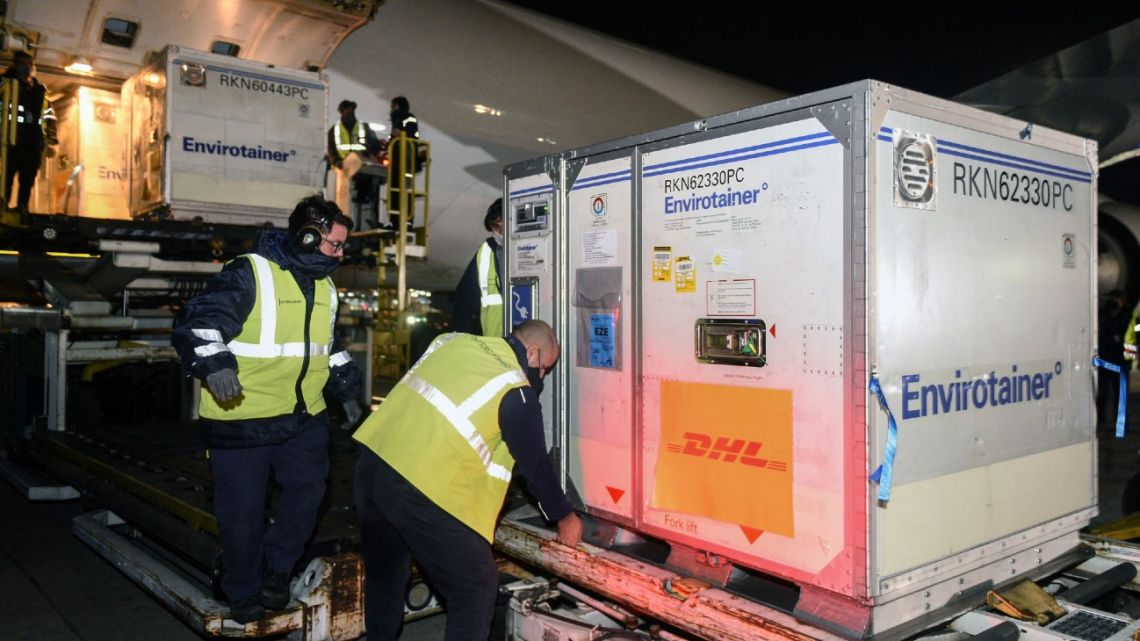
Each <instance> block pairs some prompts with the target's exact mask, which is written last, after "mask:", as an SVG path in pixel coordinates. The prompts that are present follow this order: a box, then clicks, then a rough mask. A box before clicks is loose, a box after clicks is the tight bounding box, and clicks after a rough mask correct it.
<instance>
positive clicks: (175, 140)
mask: <svg viewBox="0 0 1140 641" xmlns="http://www.w3.org/2000/svg"><path fill="white" fill-rule="evenodd" d="M327 100H328V81H327V79H326V78H325V75H324V74H323V73H322V72H317V71H304V70H300V69H286V68H280V67H275V66H273V65H270V64H264V63H260V62H254V61H249V60H240V59H237V58H234V57H231V56H223V55H218V54H211V53H206V52H202V51H196V50H193V49H188V48H185V47H178V46H173V45H171V46H168V47H166V48H165V49H163V51H162V52H161V53H160V54H159V55H158V56H157V57H156V58H155V60H154V61H152V62H151V63H150V64H148V65H144V66H143V67H142V68H141V69H140V70H139V71H138V72H137V73H136V74H135V75H134V76H132V77H131V78H130V79H129V80H127V81H126V82H125V83H124V84H123V88H122V102H123V105H124V107H125V108H126V109H125V113H127V114H129V115H130V123H129V127H128V129H129V134H128V142H129V144H128V149H130V158H129V159H128V171H129V183H130V211H131V215H132V216H133V217H136V218H138V217H144V216H153V217H157V218H168V219H174V220H192V219H194V218H198V217H200V218H202V219H203V220H205V221H206V222H211V223H223V224H237V225H244V224H249V225H260V224H263V223H266V222H268V223H270V224H275V225H277V226H284V225H285V221H286V219H287V217H288V215H289V212H290V211H292V209H293V207H294V205H296V203H297V201H298V200H300V199H301V198H303V197H304V196H306V195H308V194H311V193H314V192H317V191H319V190H320V189H321V187H322V185H321V181H322V180H323V178H324V165H323V164H322V162H323V158H324V155H325V120H324V114H325V112H326V110H327V109H326V106H327Z"/></svg>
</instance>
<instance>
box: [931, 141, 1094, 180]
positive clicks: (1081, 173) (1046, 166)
mask: <svg viewBox="0 0 1140 641" xmlns="http://www.w3.org/2000/svg"><path fill="white" fill-rule="evenodd" d="M938 144H939V145H946V146H947V147H954V148H956V149H961V150H964V151H972V152H974V153H979V154H987V155H990V156H996V157H998V158H1002V159H1005V160H1012V161H1014V162H1020V163H1025V164H1027V165H1036V166H1038V167H1042V168H1044V169H1055V170H1058V171H1067V172H1070V173H1074V174H1077V175H1079V176H1081V177H1083V178H1092V174H1091V173H1090V172H1087V171H1083V170H1081V169H1072V168H1071V167H1065V166H1063V165H1051V164H1049V163H1047V162H1041V161H1039V160H1031V159H1029V158H1021V157H1020V156H1011V155H1010V154H1003V153H1000V152H997V151H990V150H988V149H982V148H980V147H971V146H969V145H963V144H960V143H956V142H950V141H949V140H939V141H938Z"/></svg>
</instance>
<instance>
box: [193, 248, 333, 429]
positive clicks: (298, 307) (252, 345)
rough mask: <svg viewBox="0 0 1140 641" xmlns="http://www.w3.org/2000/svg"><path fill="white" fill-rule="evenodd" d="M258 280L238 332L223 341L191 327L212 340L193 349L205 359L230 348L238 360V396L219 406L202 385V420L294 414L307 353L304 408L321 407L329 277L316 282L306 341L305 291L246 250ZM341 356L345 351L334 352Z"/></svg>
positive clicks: (328, 337)
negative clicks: (298, 384) (252, 299)
mask: <svg viewBox="0 0 1140 641" xmlns="http://www.w3.org/2000/svg"><path fill="white" fill-rule="evenodd" d="M243 259H248V260H249V261H250V263H251V264H252V265H253V275H254V280H255V281H256V282H257V300H256V301H255V302H254V304H253V309H252V310H251V311H250V313H249V318H247V319H246V321H245V324H244V325H242V329H241V333H240V334H238V335H237V336H236V337H234V339H233V340H231V341H230V342H228V343H225V344H223V343H222V342H221V341H222V336H221V333H219V332H218V331H217V330H214V329H192V330H191V331H192V332H193V333H194V335H195V336H198V337H199V338H202V339H205V340H211V339H213V341H214V342H212V343H209V344H207V345H203V346H201V347H198V348H196V349H195V350H194V351H195V354H196V355H197V356H199V357H206V356H210V355H212V354H215V353H218V352H220V351H225V350H228V351H230V352H233V354H234V357H235V358H236V359H237V363H238V380H239V381H240V382H241V386H242V392H241V394H240V395H239V396H238V397H237V398H236V399H233V400H231V401H228V402H226V403H221V404H219V403H218V402H217V401H216V400H215V399H214V396H213V394H210V392H209V391H208V390H205V389H203V390H202V395H201V401H200V402H199V404H198V414H199V415H200V416H202V417H203V418H210V419H215V420H222V421H230V420H241V419H251V418H269V417H272V416H281V415H283V414H292V413H293V409H294V407H295V406H296V405H297V394H296V388H297V379H298V378H300V376H301V366H302V364H303V363H304V360H305V354H306V353H307V354H308V356H309V365H308V368H307V369H306V370H305V377H304V379H303V380H302V381H301V395H302V398H303V399H304V402H305V411H307V412H308V413H309V414H312V415H316V414H319V413H320V412H321V411H323V410H324V409H325V400H324V396H323V394H322V392H323V390H324V387H325V383H326V382H327V381H328V378H329V353H330V351H331V348H332V338H333V324H334V323H335V322H336V307H337V297H336V288H335V287H333V284H332V280H331V279H329V278H324V279H321V280H318V281H316V282H315V283H314V293H313V312H312V315H311V316H310V319H309V342H308V343H306V342H305V295H304V294H303V293H302V292H301V287H300V286H299V285H298V284H297V280H296V279H295V278H294V277H293V275H292V274H290V273H289V271H288V270H286V269H284V268H282V267H281V266H280V265H278V264H276V263H274V262H273V261H271V260H268V259H266V258H265V257H263V256H259V255H257V254H246V255H245V256H244V257H239V258H237V259H235V260H243ZM338 356H344V354H343V353H342V354H338Z"/></svg>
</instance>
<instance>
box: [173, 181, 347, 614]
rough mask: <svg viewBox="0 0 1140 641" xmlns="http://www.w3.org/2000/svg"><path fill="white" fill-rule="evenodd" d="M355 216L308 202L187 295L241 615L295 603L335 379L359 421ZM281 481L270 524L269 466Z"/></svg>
mask: <svg viewBox="0 0 1140 641" xmlns="http://www.w3.org/2000/svg"><path fill="white" fill-rule="evenodd" d="M351 225H352V222H351V221H349V220H348V219H347V218H345V217H344V215H343V214H341V211H340V209H339V208H337V206H336V205H335V204H333V203H331V202H328V201H326V200H324V199H323V198H321V197H320V196H310V197H308V198H305V199H304V200H302V201H301V202H300V203H298V204H297V206H296V208H295V209H294V210H293V213H292V214H291V215H290V216H289V231H288V233H286V232H284V231H280V230H273V229H269V230H265V231H263V232H261V235H260V236H259V237H258V243H257V252H256V253H253V254H246V255H244V256H241V257H238V258H236V259H234V260H232V261H230V262H229V263H227V264H226V266H225V267H223V268H222V271H220V272H218V274H217V275H216V276H214V278H213V279H212V280H211V281H210V283H209V286H208V287H207V288H206V291H205V292H203V293H202V294H201V295H199V296H197V297H196V298H194V299H192V300H190V301H189V302H187V303H186V305H184V306H183V308H182V311H181V312H180V313H179V315H178V319H177V321H176V322H175V328H174V334H173V336H172V338H171V340H172V342H173V343H174V347H175V348H176V349H177V350H178V354H179V356H180V357H181V359H182V363H183V365H184V366H185V368H186V370H187V371H188V372H190V373H191V374H192V375H193V376H194V377H196V378H199V379H201V380H203V381H205V385H204V387H205V388H207V389H208V393H207V390H206V389H203V393H202V396H201V402H200V404H199V407H198V413H199V415H200V416H201V421H200V426H201V434H202V438H203V441H204V442H205V445H206V447H207V448H208V450H207V456H208V458H209V461H210V470H211V471H212V472H213V475H214V515H215V516H216V517H217V519H218V529H219V533H220V535H221V541H222V559H223V561H224V563H225V571H224V573H223V575H222V580H221V584H222V591H223V592H224V593H225V595H226V598H227V600H228V601H229V605H230V616H231V618H232V619H234V620H235V621H237V622H239V623H248V622H250V621H255V620H257V619H260V618H261V617H262V616H264V614H265V608H268V609H273V610H277V609H282V608H284V607H285V606H286V605H287V604H288V602H289V594H290V592H289V577H290V574H291V573H292V570H293V565H294V564H295V563H296V562H297V559H299V558H300V557H301V554H302V552H303V551H304V546H305V541H307V540H308V539H309V536H310V535H311V534H312V533H313V527H314V525H315V524H316V520H317V509H318V508H319V507H320V504H321V499H322V498H323V497H324V492H325V477H326V476H327V475H328V469H329V453H328V440H329V422H328V412H327V411H326V409H325V401H324V397H323V394H322V393H323V391H324V389H325V387H326V386H328V387H329V388H330V392H331V393H332V394H333V395H334V396H335V397H336V398H338V399H339V400H340V401H341V402H342V403H343V404H344V409H345V413H346V414H347V415H348V417H349V420H350V421H355V420H356V419H358V418H359V417H360V414H361V412H362V410H361V407H360V404H359V402H358V401H357V398H359V395H360V373H359V372H358V371H357V369H356V367H355V366H354V365H353V364H352V360H351V359H350V357H349V356H348V354H347V353H346V352H345V351H343V350H338V349H336V348H335V347H334V344H333V335H332V328H333V325H334V323H335V321H336V309H337V292H336V287H335V286H334V285H333V282H332V279H330V278H329V274H331V273H332V271H333V270H334V269H336V267H337V266H338V265H339V264H340V259H341V257H342V256H343V254H344V243H345V240H346V239H347V237H348V230H349V228H350V227H351ZM271 470H272V472H273V473H274V475H275V478H276V479H277V482H278V483H279V484H280V485H281V492H280V494H279V495H278V498H277V510H276V514H275V516H274V521H273V524H272V525H271V526H270V527H269V528H266V527H265V514H264V512H265V495H266V487H267V484H268V482H269V475H270V471H271Z"/></svg>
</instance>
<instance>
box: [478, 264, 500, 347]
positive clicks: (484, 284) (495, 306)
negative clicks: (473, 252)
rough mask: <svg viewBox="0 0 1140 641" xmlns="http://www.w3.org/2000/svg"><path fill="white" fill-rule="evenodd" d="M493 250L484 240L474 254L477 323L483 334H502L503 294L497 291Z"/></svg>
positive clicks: (496, 271) (496, 273)
mask: <svg viewBox="0 0 1140 641" xmlns="http://www.w3.org/2000/svg"><path fill="white" fill-rule="evenodd" d="M494 260H495V250H493V249H491V246H490V245H489V244H487V243H486V242H484V243H483V244H482V245H480V246H479V252H478V254H477V256H476V263H477V265H476V266H477V268H478V271H479V323H480V325H481V326H482V328H483V335H484V336H502V335H503V318H502V317H503V295H502V294H501V293H500V292H499V282H498V270H496V269H495V265H494Z"/></svg>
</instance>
